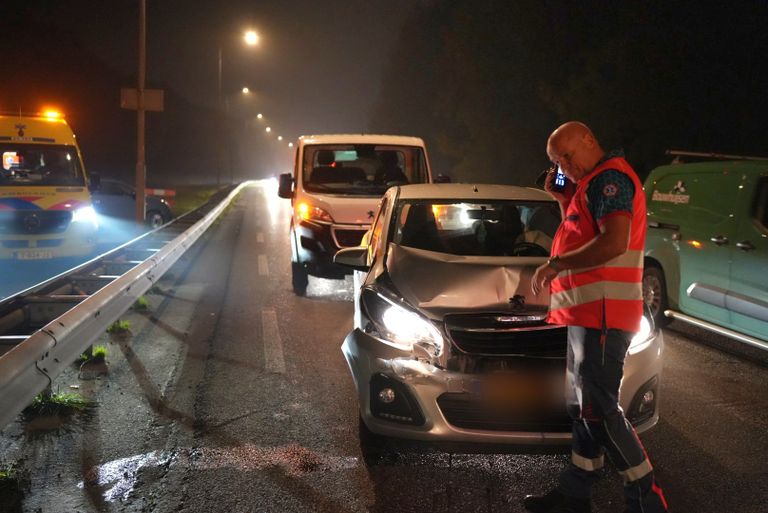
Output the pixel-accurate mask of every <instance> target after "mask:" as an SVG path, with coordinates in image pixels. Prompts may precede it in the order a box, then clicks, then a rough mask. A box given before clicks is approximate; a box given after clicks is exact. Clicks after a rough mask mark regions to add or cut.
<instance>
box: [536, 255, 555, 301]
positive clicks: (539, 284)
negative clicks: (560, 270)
mask: <svg viewBox="0 0 768 513" xmlns="http://www.w3.org/2000/svg"><path fill="white" fill-rule="evenodd" d="M555 276H557V271H555V270H554V269H552V267H550V266H549V264H548V263H547V264H544V265H540V266H539V267H538V269H536V272H535V273H533V278H532V279H531V290H533V293H534V295H537V296H538V295H539V292H540V291H542V290H544V287H549V283H550V282H551V281H552V279H554V277H555Z"/></svg>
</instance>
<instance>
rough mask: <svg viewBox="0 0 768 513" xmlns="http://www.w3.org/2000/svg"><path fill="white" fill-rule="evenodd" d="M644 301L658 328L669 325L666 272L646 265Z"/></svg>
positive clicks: (644, 271)
mask: <svg viewBox="0 0 768 513" xmlns="http://www.w3.org/2000/svg"><path fill="white" fill-rule="evenodd" d="M643 301H644V302H645V305H646V306H647V307H648V309H649V310H650V312H651V316H652V317H653V322H654V324H655V325H656V326H657V327H660V328H661V327H664V326H666V325H667V324H669V322H670V320H671V319H670V318H669V317H667V316H666V315H664V310H666V309H667V308H669V304H668V302H667V283H666V280H665V279H664V271H662V270H661V269H660V268H658V267H656V266H654V265H646V266H645V269H644V270H643Z"/></svg>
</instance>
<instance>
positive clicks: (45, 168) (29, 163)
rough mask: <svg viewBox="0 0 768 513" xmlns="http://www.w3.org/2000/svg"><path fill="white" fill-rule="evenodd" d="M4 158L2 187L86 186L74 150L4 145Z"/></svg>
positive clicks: (1, 150) (0, 148)
mask: <svg viewBox="0 0 768 513" xmlns="http://www.w3.org/2000/svg"><path fill="white" fill-rule="evenodd" d="M0 155H2V158H3V164H2V167H0V186H6V185H75V186H84V185H85V176H84V173H83V170H82V167H81V166H80V159H79V158H78V155H77V150H76V149H75V147H74V146H64V145H47V144H46V145H42V144H6V143H0Z"/></svg>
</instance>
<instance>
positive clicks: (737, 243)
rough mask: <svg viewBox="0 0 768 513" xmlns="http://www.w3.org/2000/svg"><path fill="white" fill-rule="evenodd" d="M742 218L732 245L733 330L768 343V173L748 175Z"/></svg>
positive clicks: (745, 178)
mask: <svg viewBox="0 0 768 513" xmlns="http://www.w3.org/2000/svg"><path fill="white" fill-rule="evenodd" d="M742 186H743V189H741V192H742V194H743V196H744V198H743V201H739V204H740V205H742V206H744V207H745V208H744V210H743V215H740V216H739V220H738V225H737V227H736V233H735V236H734V239H733V241H732V242H733V244H732V245H731V249H730V251H731V258H732V265H731V294H730V297H729V308H730V310H731V322H732V325H733V328H734V329H735V330H737V331H741V332H743V333H746V334H748V335H752V336H754V337H757V338H760V339H763V340H768V272H766V271H767V270H768V171H764V172H762V173H752V174H751V175H747V174H745V175H744V176H743V177H742Z"/></svg>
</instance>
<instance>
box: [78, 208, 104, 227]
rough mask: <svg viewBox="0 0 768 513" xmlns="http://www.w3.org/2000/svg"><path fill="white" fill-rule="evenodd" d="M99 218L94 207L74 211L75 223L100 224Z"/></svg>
mask: <svg viewBox="0 0 768 513" xmlns="http://www.w3.org/2000/svg"><path fill="white" fill-rule="evenodd" d="M98 221H99V216H98V215H97V214H96V211H95V210H94V209H93V207H82V208H78V209H77V210H73V211H72V222H73V223H93V224H94V225H96V224H98Z"/></svg>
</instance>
